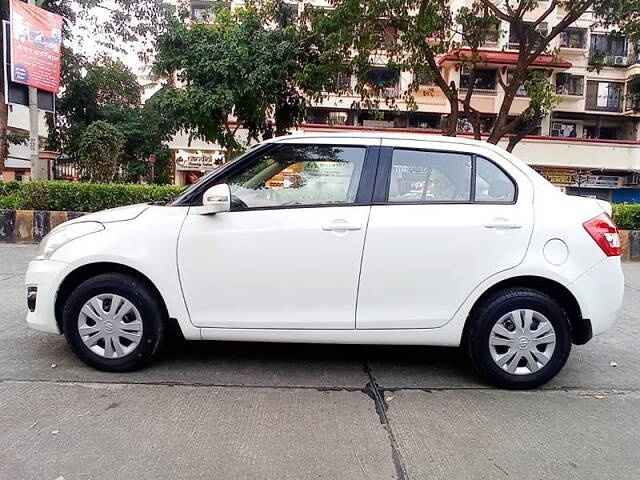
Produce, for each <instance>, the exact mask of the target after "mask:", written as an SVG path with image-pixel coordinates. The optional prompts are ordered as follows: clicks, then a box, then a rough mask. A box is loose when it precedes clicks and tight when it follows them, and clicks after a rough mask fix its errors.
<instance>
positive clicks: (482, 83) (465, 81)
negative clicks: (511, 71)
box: [460, 68, 498, 93]
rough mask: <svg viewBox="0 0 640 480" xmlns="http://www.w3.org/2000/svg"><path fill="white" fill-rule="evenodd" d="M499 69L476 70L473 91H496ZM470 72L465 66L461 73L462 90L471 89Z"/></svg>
mask: <svg viewBox="0 0 640 480" xmlns="http://www.w3.org/2000/svg"><path fill="white" fill-rule="evenodd" d="M497 72H498V71H497V70H489V69H480V68H477V69H476V70H475V79H474V82H473V91H474V92H476V93H495V91H496V74H497ZM470 78H471V77H470V72H469V70H468V69H466V68H463V69H462V72H461V74H460V90H468V89H469V80H470Z"/></svg>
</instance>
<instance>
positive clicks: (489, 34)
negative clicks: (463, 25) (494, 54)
mask: <svg viewBox="0 0 640 480" xmlns="http://www.w3.org/2000/svg"><path fill="white" fill-rule="evenodd" d="M499 38H500V27H499V26H498V24H495V23H494V24H493V25H490V26H489V27H488V28H487V30H486V32H484V38H483V39H482V42H481V45H482V46H487V47H495V46H496V45H498V40H499ZM462 43H463V44H464V45H469V42H467V40H466V38H465V36H464V32H463V35H462Z"/></svg>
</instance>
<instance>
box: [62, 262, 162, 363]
mask: <svg viewBox="0 0 640 480" xmlns="http://www.w3.org/2000/svg"><path fill="white" fill-rule="evenodd" d="M104 293H113V294H116V295H120V296H122V297H124V298H126V299H127V300H129V301H130V302H131V303H132V304H133V305H134V306H135V307H136V309H137V310H138V312H139V313H140V316H141V320H142V325H143V327H142V338H141V340H140V343H139V344H138V346H137V347H136V348H135V349H134V350H133V351H132V352H131V353H129V354H128V355H126V356H125V357H122V358H115V359H108V358H104V357H101V356H100V355H98V354H96V353H94V352H92V351H91V350H90V349H89V348H88V347H87V346H86V345H85V344H84V342H83V341H82V338H81V337H80V333H79V332H78V317H79V315H80V310H81V309H82V307H83V306H84V305H85V303H86V302H87V301H88V300H89V299H91V298H92V297H94V296H96V295H100V294H104ZM162 324H163V322H162V312H161V309H160V308H159V306H158V302H157V300H156V299H155V298H154V297H153V295H151V294H150V292H149V289H148V288H147V287H146V286H145V285H144V284H142V283H141V282H139V281H138V280H137V279H134V278H132V277H129V276H127V275H123V274H103V275H99V276H97V277H94V278H91V279H89V280H87V281H85V282H83V283H82V284H80V285H79V286H78V287H77V288H76V289H75V290H74V291H73V292H72V293H71V295H70V296H69V298H68V299H67V302H66V304H65V307H64V309H63V328H64V335H65V337H66V339H67V342H68V343H69V345H70V347H71V349H72V350H73V352H74V353H75V354H76V355H77V356H78V358H80V360H82V361H83V362H84V363H86V364H87V365H89V366H91V367H94V368H97V369H98V370H104V371H115V372H123V371H131V370H137V369H139V368H141V367H142V366H143V365H144V364H146V363H147V362H148V360H149V359H150V358H151V357H152V356H153V354H154V353H155V351H156V350H157V348H158V346H159V343H160V339H161V334H162Z"/></svg>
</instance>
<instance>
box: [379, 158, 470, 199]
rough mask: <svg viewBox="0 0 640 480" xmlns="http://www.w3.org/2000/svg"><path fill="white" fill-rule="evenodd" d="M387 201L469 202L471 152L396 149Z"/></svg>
mask: <svg viewBox="0 0 640 480" xmlns="http://www.w3.org/2000/svg"><path fill="white" fill-rule="evenodd" d="M388 201H389V202H392V203H411V202H469V201H471V155H466V154H460V153H448V152H427V151H420V150H405V149H395V150H394V151H393V158H392V162H391V175H390V178H389V195H388Z"/></svg>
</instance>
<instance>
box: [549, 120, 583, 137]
mask: <svg viewBox="0 0 640 480" xmlns="http://www.w3.org/2000/svg"><path fill="white" fill-rule="evenodd" d="M551 136H552V137H560V138H572V137H577V136H578V126H577V124H576V123H572V122H552V123H551Z"/></svg>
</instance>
